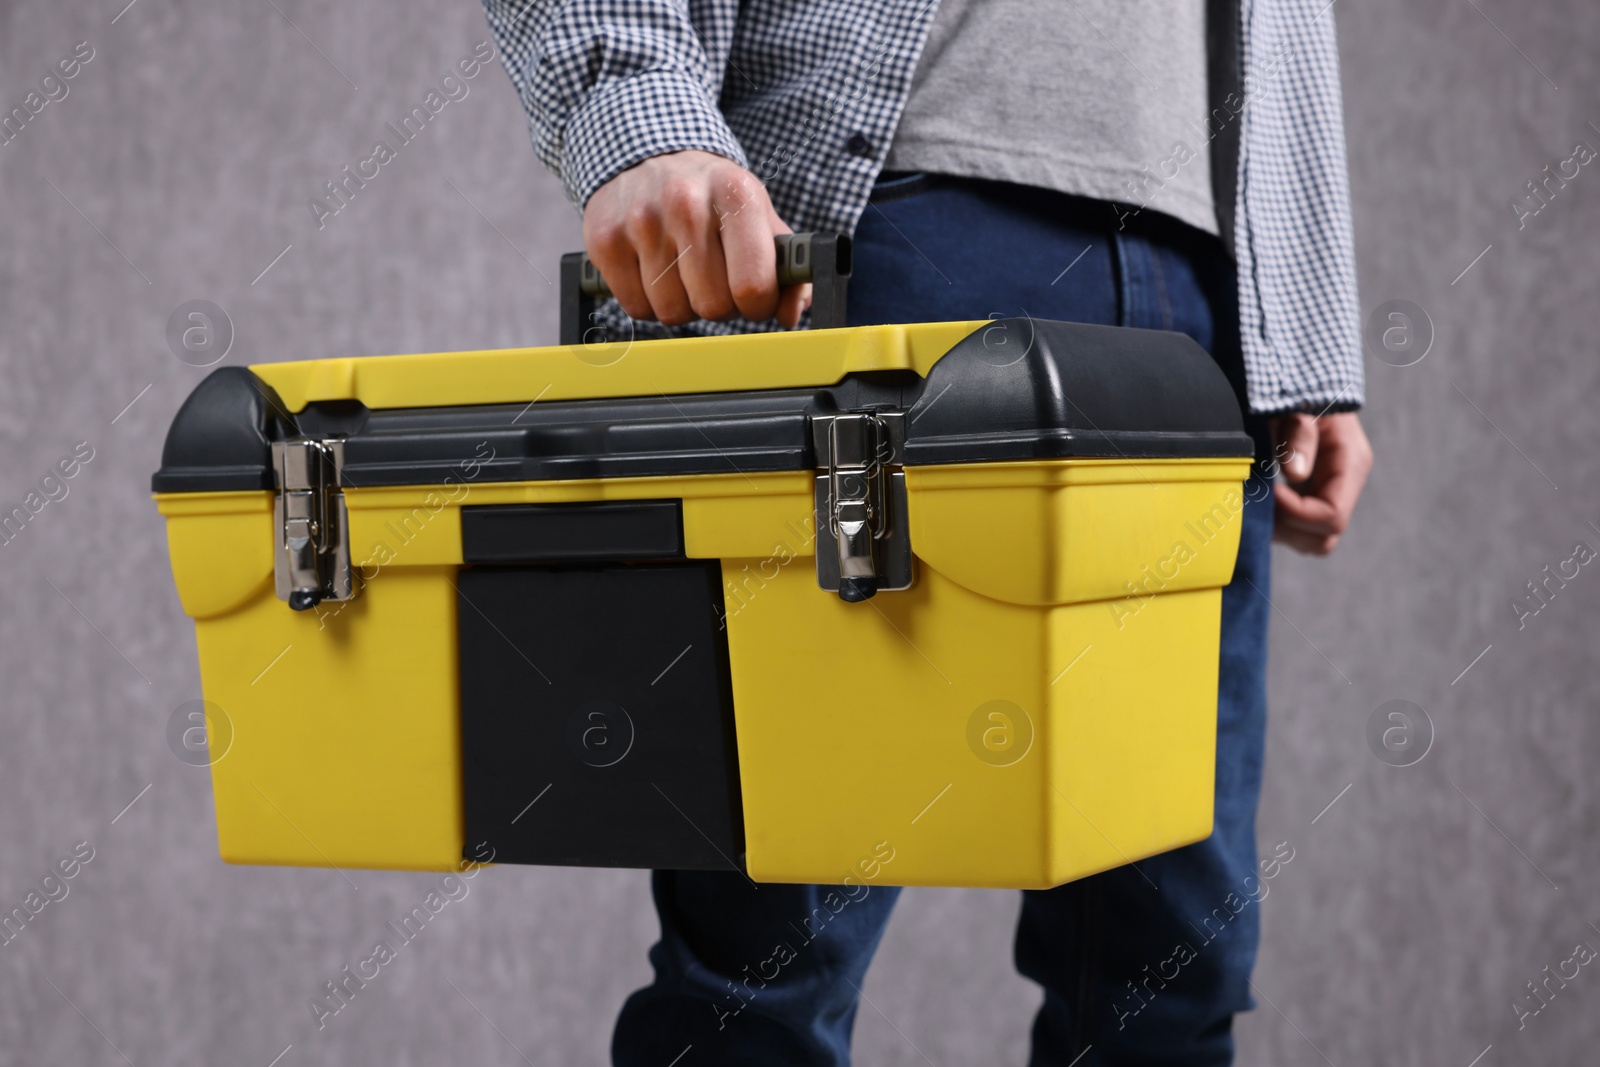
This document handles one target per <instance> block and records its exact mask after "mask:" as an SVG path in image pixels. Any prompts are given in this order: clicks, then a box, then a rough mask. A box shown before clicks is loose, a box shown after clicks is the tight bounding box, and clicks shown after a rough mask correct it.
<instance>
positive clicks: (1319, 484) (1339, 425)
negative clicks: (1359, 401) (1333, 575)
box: [1272, 412, 1372, 556]
mask: <svg viewBox="0 0 1600 1067" xmlns="http://www.w3.org/2000/svg"><path fill="white" fill-rule="evenodd" d="M1272 438H1273V444H1274V445H1275V446H1276V453H1275V454H1276V455H1277V456H1279V457H1281V459H1280V460H1279V469H1280V470H1281V471H1282V472H1283V476H1282V477H1281V478H1279V479H1278V485H1277V498H1278V507H1277V526H1276V528H1275V530H1274V532H1273V540H1274V541H1282V542H1283V543H1284V544H1286V545H1288V546H1289V547H1291V548H1293V549H1296V550H1298V551H1300V552H1305V553H1308V554H1310V555H1314V556H1326V555H1327V554H1328V553H1330V552H1332V551H1333V546H1334V545H1337V544H1338V543H1339V535H1340V534H1342V533H1344V531H1345V528H1346V527H1348V526H1349V525H1350V515H1351V513H1352V512H1354V511H1355V509H1356V500H1357V499H1359V498H1360V496H1361V490H1362V488H1363V487H1364V486H1365V485H1366V484H1367V474H1368V472H1370V471H1371V470H1372V445H1370V444H1369V443H1368V442H1367V434H1366V431H1364V430H1362V429H1361V420H1360V419H1358V418H1356V415H1355V413H1354V412H1345V413H1342V414H1338V415H1323V416H1321V417H1320V418H1313V417H1312V416H1310V415H1300V414H1290V415H1281V416H1279V417H1278V418H1276V419H1274V420H1273V422H1272Z"/></svg>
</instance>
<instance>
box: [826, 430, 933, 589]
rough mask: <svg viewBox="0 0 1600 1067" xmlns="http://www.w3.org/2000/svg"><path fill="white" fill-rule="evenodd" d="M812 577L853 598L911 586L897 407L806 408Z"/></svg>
mask: <svg viewBox="0 0 1600 1067" xmlns="http://www.w3.org/2000/svg"><path fill="white" fill-rule="evenodd" d="M811 440H812V444H813V445H814V446H815V448H816V452H817V468H818V469H817V481H816V519H817V584H818V585H820V586H821V587H822V588H824V589H826V590H829V591H830V592H836V593H838V594H839V599H841V600H845V601H849V602H851V603H854V602H856V601H860V600H866V599H867V598H869V597H871V596H872V595H873V594H875V593H877V592H878V591H879V590H890V591H893V590H898V589H908V588H910V586H911V531H910V528H909V525H908V523H907V521H906V475H905V470H904V469H903V467H902V463H903V460H904V452H905V440H906V417H905V414H904V413H903V412H898V411H872V412H855V413H851V414H844V415H814V416H812V418H811Z"/></svg>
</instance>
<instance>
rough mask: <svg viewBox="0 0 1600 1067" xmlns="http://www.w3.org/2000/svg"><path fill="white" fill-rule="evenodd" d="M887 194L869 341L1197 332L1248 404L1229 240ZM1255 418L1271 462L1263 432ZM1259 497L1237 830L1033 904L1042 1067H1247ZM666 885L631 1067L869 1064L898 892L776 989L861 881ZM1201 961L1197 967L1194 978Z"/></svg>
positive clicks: (1228, 614)
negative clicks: (823, 916)
mask: <svg viewBox="0 0 1600 1067" xmlns="http://www.w3.org/2000/svg"><path fill="white" fill-rule="evenodd" d="M873 201H874V202H873V203H872V204H871V205H870V206H869V207H868V208H867V211H866V214H865V215H864V216H863V217H862V219H861V223H860V225H859V227H858V228H857V230H856V235H855V242H856V243H855V248H856V258H855V277H854V279H853V280H852V283H851V287H850V321H851V324H852V325H865V324H870V323H888V322H918V321H928V320H957V319H982V318H986V317H989V316H991V315H1032V316H1033V317H1035V318H1051V319H1066V320H1073V321H1079V322H1095V323H1106V324H1112V325H1122V326H1143V327H1151V328H1156V329H1164V330H1180V331H1182V332H1184V333H1187V334H1189V335H1190V336H1192V337H1193V338H1194V339H1195V340H1196V341H1198V342H1199V343H1200V344H1201V345H1203V346H1205V347H1206V348H1207V350H1209V351H1210V352H1211V353H1212V355H1213V357H1214V358H1215V359H1216V360H1217V362H1218V363H1219V364H1220V365H1221V366H1222V368H1223V369H1224V370H1225V371H1226V372H1227V373H1228V375H1229V378H1230V380H1232V381H1233V383H1234V387H1235V391H1236V392H1238V393H1239V394H1240V397H1241V401H1240V402H1241V406H1242V405H1243V372H1242V367H1241V357H1240V352H1239V340H1238V324H1237V310H1236V308H1237V305H1236V297H1235V291H1234V273H1233V265H1232V262H1231V260H1230V259H1229V258H1228V257H1227V256H1226V255H1225V254H1224V252H1223V249H1222V246H1221V244H1220V243H1219V242H1218V241H1217V240H1216V239H1215V238H1213V237H1210V236H1209V235H1207V234H1203V233H1200V232H1199V231H1197V230H1193V229H1190V228H1188V227H1186V226H1184V225H1182V224H1181V223H1177V222H1173V221H1171V220H1168V219H1165V218H1163V217H1161V216H1159V215H1157V214H1156V213H1154V212H1146V213H1144V214H1143V215H1140V216H1136V217H1131V218H1128V219H1126V220H1124V221H1123V222H1122V223H1121V224H1120V225H1119V221H1118V216H1117V215H1116V214H1115V213H1114V212H1113V210H1112V208H1111V206H1110V205H1109V204H1105V203H1102V202H1097V201H1090V200H1084V199H1081V198H1077V197H1070V196H1065V195H1062V194H1058V193H1052V192H1047V191H1043V190H1036V189H1027V188H1022V187H1018V186H1010V185H1003V184H999V183H993V182H981V181H971V180H965V179H953V178H945V177H940V176H934V177H927V176H920V175H913V176H908V177H903V178H892V179H889V180H884V181H880V182H879V183H878V185H877V187H876V188H875V189H874V193H873ZM1247 422H1248V424H1249V428H1250V430H1251V432H1252V434H1254V435H1255V436H1256V439H1257V454H1258V456H1262V457H1265V456H1266V455H1267V454H1268V453H1267V452H1266V451H1265V449H1264V447H1263V446H1264V443H1265V442H1264V437H1265V429H1264V426H1263V424H1262V420H1259V419H1249V420H1247ZM1248 488H1249V490H1250V491H1249V492H1247V494H1246V497H1247V500H1248V501H1249V502H1248V503H1247V505H1246V507H1245V513H1244V526H1243V535H1242V543H1241V544H1240V547H1239V562H1238V568H1237V570H1236V572H1235V575H1234V579H1233V583H1232V584H1231V585H1229V586H1228V587H1227V588H1226V589H1225V590H1224V591H1223V596H1222V655H1221V663H1220V673H1219V687H1218V723H1217V779H1216V826H1215V830H1214V831H1213V833H1212V835H1211V836H1210V837H1209V838H1207V839H1206V840H1205V841H1202V842H1200V843H1199V844H1195V845H1190V846H1188V847H1186V848H1181V849H1177V850H1176V851H1173V852H1168V853H1165V854H1163V855H1160V856H1155V857H1153V858H1150V859H1147V860H1142V861H1140V862H1139V864H1138V868H1137V869H1135V868H1133V867H1121V868H1118V869H1116V870H1112V871H1107V872H1105V873H1103V874H1098V875H1095V876H1093V877H1090V878H1085V879H1082V880H1081V881H1077V882H1073V883H1069V884H1068V885H1064V886H1061V887H1059V888H1056V889H1050V890H1044V891H1027V892H1024V893H1023V902H1022V915H1021V919H1020V921H1019V922H1018V924H1017V937H1016V965H1017V969H1018V971H1020V972H1021V973H1022V974H1023V975H1025V976H1027V977H1028V978H1030V979H1032V980H1033V981H1035V982H1038V983H1039V985H1040V986H1042V987H1043V989H1044V994H1045V996H1044V1004H1043V1006H1042V1007H1041V1008H1040V1010H1039V1014H1038V1017H1037V1018H1036V1020H1035V1021H1034V1025H1033V1051H1032V1058H1031V1063H1032V1064H1034V1065H1037V1067H1044V1065H1052V1067H1067V1065H1069V1064H1075V1065H1076V1067H1094V1065H1113V1064H1118V1065H1120V1064H1140V1065H1157V1064H1184V1065H1190V1064H1193V1065H1226V1064H1229V1063H1231V1062H1232V1060H1233V1036H1232V1021H1233V1015H1234V1013H1235V1012H1239V1011H1245V1010H1247V1009H1249V1008H1251V1007H1253V1006H1254V1005H1253V1002H1252V1000H1251V998H1250V990H1249V978H1250V969H1251V967H1252V965H1253V964H1254V961H1255V955H1256V946H1257V943H1258V940H1259V922H1258V913H1259V910H1260V909H1259V905H1258V903H1256V902H1255V900H1254V899H1253V895H1259V894H1261V892H1262V891H1261V889H1260V883H1259V881H1258V879H1259V873H1258V872H1257V870H1256V847H1255V812H1256V803H1257V800H1258V798H1259V795H1260V790H1261V763H1262V752H1263V747H1264V742H1265V733H1266V652H1267V619H1268V612H1269V610H1270V609H1269V605H1268V604H1267V601H1266V599H1265V598H1266V596H1267V595H1268V588H1269V586H1268V575H1269V569H1270V562H1271V560H1270V542H1271V539H1272V497H1271V489H1270V486H1269V485H1267V484H1266V483H1263V482H1261V481H1260V480H1259V476H1257V477H1256V478H1255V479H1253V480H1252V484H1251V485H1250V486H1249V487H1248ZM1252 583H1253V585H1254V588H1252ZM1141 872H1142V873H1141ZM653 879H654V880H653V883H652V889H653V892H654V896H655V903H656V909H657V911H658V912H659V914H660V917H661V940H660V942H658V943H657V944H656V945H655V946H654V947H653V948H652V949H651V951H650V960H651V963H652V964H653V965H654V967H655V974H656V977H655V981H654V983H653V984H651V985H649V986H647V987H646V988H644V989H641V990H639V991H638V992H636V993H634V994H633V996H632V997H630V998H629V999H628V1002H627V1004H626V1005H625V1006H624V1007H623V1009H622V1015H621V1017H620V1018H619V1019H618V1022H617V1029H616V1035H615V1038H614V1041H613V1046H612V1054H613V1058H614V1062H615V1063H616V1064H617V1065H618V1067H667V1064H669V1063H671V1062H673V1059H674V1057H677V1056H679V1055H680V1054H682V1053H683V1052H684V1050H685V1049H686V1048H688V1047H689V1046H693V1048H692V1050H691V1051H690V1052H689V1053H688V1054H687V1055H686V1056H684V1058H683V1060H682V1061H681V1063H680V1067H697V1065H703V1064H761V1065H763V1067H790V1065H792V1067H802V1065H804V1067H824V1065H827V1067H844V1065H847V1064H848V1063H849V1062H850V1032H851V1027H852V1025H853V1024H854V1022H855V1014H856V1004H857V997H858V987H859V986H860V984H861V981H862V978H863V976H864V975H865V974H866V970H867V966H868V964H869V963H870V962H871V960H872V954H873V952H874V950H875V949H876V948H877V946H878V942H879V940H880V939H881V938H882V935H883V930H884V927H885V925H886V924H887V923H888V921H889V914H890V912H891V910H892V909H893V907H894V903H895V900H896V898H897V897H898V896H899V893H900V890H899V889H897V888H893V887H885V886H872V887H867V886H862V887H860V888H859V889H858V890H857V892H858V893H859V892H860V891H861V890H866V893H865V895H862V896H859V898H858V899H855V900H851V901H850V902H849V903H848V904H846V905H844V906H843V907H842V908H839V910H838V913H837V915H835V916H834V917H833V918H832V919H831V920H830V921H829V922H828V924H827V926H826V927H824V928H823V930H822V932H821V933H820V934H819V935H818V936H817V937H816V939H815V940H813V941H810V942H809V943H807V944H805V945H804V947H803V948H801V949H800V950H799V952H798V954H797V955H796V956H795V958H793V959H792V960H779V961H777V962H780V963H782V966H781V967H778V968H776V970H777V977H776V978H774V979H772V980H771V981H763V979H762V978H761V976H760V974H758V973H757V972H758V970H763V969H767V968H765V967H764V966H763V965H764V963H765V962H766V961H769V960H771V958H772V957H773V955H774V946H776V945H779V944H782V943H786V942H793V941H794V933H793V930H792V928H791V926H790V920H791V919H792V917H793V916H796V915H801V916H805V915H810V914H812V912H813V909H816V908H818V907H822V906H824V905H823V898H824V897H825V896H827V895H828V894H829V893H830V892H831V893H837V892H838V891H839V887H837V886H812V885H762V886H761V887H760V889H759V890H757V889H756V888H755V887H753V886H752V885H751V884H750V883H749V882H748V881H747V880H746V879H745V877H744V876H743V875H741V874H737V873H734V872H731V871H729V872H704V871H657V872H655V874H654V876H653ZM1247 880H1248V881H1247ZM1251 887H1256V888H1255V889H1253V890H1252V888H1251ZM838 899H839V898H837V897H835V898H834V902H835V905H837V903H838ZM1241 902H1244V903H1243V906H1240V904H1241ZM831 910H832V909H830V911H831ZM1179 945H1184V946H1187V949H1188V953H1187V955H1188V956H1192V958H1182V957H1180V959H1181V960H1182V965H1181V966H1177V965H1176V964H1174V962H1173V960H1174V953H1175V949H1176V948H1177V946H1179ZM1173 969H1176V971H1177V974H1176V977H1168V976H1170V973H1171V970H1173ZM769 973H770V971H769ZM979 1023H980V1021H979V1020H973V1025H979ZM1085 1050H1088V1052H1087V1054H1085ZM1080 1057H1081V1058H1080Z"/></svg>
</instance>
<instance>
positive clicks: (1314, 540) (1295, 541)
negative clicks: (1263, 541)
mask: <svg viewBox="0 0 1600 1067" xmlns="http://www.w3.org/2000/svg"><path fill="white" fill-rule="evenodd" d="M1272 539H1273V540H1274V541H1277V542H1279V543H1281V544H1285V545H1288V546H1289V547H1290V548H1292V549H1294V550H1295V551H1296V552H1303V553H1305V554H1306V555H1308V556H1326V555H1327V554H1328V553H1330V552H1332V551H1333V550H1334V547H1335V546H1336V545H1338V543H1339V538H1338V537H1331V536H1324V535H1322V534H1309V533H1306V532H1305V531H1303V530H1287V529H1283V528H1279V529H1278V530H1276V531H1274V532H1273V536H1272Z"/></svg>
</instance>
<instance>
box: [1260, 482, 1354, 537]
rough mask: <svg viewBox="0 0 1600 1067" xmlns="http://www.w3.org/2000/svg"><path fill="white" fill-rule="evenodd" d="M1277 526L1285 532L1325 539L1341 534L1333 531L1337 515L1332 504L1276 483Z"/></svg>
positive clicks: (1338, 531) (1336, 530)
mask: <svg viewBox="0 0 1600 1067" xmlns="http://www.w3.org/2000/svg"><path fill="white" fill-rule="evenodd" d="M1275 496H1276V497H1277V502H1278V506H1277V524H1278V526H1279V527H1281V528H1283V529H1285V530H1299V531H1301V532H1303V533H1308V534H1316V535H1318V536H1321V537H1327V536H1329V535H1332V534H1337V533H1340V532H1342V531H1341V529H1335V525H1336V524H1337V522H1338V513H1337V512H1336V511H1335V510H1334V507H1333V505H1332V504H1330V503H1328V502H1327V501H1326V500H1324V499H1322V498H1321V497H1319V496H1316V495H1314V494H1311V493H1298V492H1296V491H1295V490H1293V489H1291V488H1290V487H1289V486H1287V485H1284V484H1283V483H1282V482H1279V483H1278V486H1277V490H1276V493H1275Z"/></svg>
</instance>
